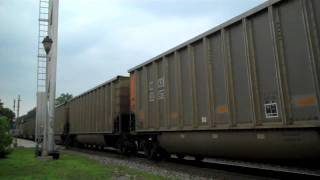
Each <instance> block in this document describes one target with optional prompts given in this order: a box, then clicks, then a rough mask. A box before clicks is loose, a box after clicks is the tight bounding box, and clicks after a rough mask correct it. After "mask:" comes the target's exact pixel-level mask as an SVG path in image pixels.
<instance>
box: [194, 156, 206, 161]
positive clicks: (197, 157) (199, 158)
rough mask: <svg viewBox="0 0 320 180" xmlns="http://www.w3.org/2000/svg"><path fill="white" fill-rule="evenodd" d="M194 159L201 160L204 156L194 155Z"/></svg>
mask: <svg viewBox="0 0 320 180" xmlns="http://www.w3.org/2000/svg"><path fill="white" fill-rule="evenodd" d="M194 159H195V160H196V161H198V162H201V161H203V159H204V157H203V156H195V157H194Z"/></svg>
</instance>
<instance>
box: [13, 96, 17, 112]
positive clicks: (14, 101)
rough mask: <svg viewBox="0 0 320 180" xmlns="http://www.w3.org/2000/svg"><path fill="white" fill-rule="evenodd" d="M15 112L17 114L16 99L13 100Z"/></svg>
mask: <svg viewBox="0 0 320 180" xmlns="http://www.w3.org/2000/svg"><path fill="white" fill-rule="evenodd" d="M13 112H14V113H16V99H13Z"/></svg>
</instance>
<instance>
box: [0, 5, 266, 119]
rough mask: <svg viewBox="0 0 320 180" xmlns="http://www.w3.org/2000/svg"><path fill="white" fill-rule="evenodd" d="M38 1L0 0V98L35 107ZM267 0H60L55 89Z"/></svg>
mask: <svg viewBox="0 0 320 180" xmlns="http://www.w3.org/2000/svg"><path fill="white" fill-rule="evenodd" d="M38 1H39V0H0V24H1V26H0V99H1V100H2V102H4V104H5V106H7V107H10V108H12V105H13V99H14V98H15V97H16V96H17V95H18V94H20V95H21V97H22V102H21V114H24V113H26V112H27V111H28V110H30V109H32V108H33V107H34V106H35V102H36V101H35V100H36V97H35V94H36V62H37V58H36V56H37V36H38V21H37V20H38ZM265 1H266V0H240V1H239V0H77V1H75V0H60V11H59V13H60V15H59V37H58V38H59V40H58V47H59V48H58V70H57V96H58V95H59V94H61V93H66V92H67V93H71V94H73V95H77V94H80V93H81V92H83V91H85V90H87V89H89V88H92V87H94V86H96V85H98V84H100V83H102V82H104V81H107V80H108V79H111V78H112V77H114V76H116V75H127V70H128V69H130V68H131V67H133V66H136V65H138V64H140V63H142V62H144V61H147V60H148V59H150V58H152V57H154V56H156V55H158V54H160V53H162V52H164V51H165V50H168V49H170V48H172V47H174V46H176V45H178V44H180V43H182V42H184V41H187V40H189V39H191V38H193V37H194V36H196V35H198V34H200V33H203V32H205V31H207V30H209V29H211V28H213V27H215V26H216V25H219V24H221V23H223V22H224V21H226V20H229V19H230V18H232V17H234V16H237V15H239V14H241V13H243V12H245V11H247V10H249V9H251V8H253V7H255V6H257V5H259V4H260V3H263V2H265Z"/></svg>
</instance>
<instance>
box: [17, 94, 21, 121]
mask: <svg viewBox="0 0 320 180" xmlns="http://www.w3.org/2000/svg"><path fill="white" fill-rule="evenodd" d="M20 101H21V99H20V95H18V104H17V117H16V118H18V117H19V112H20Z"/></svg>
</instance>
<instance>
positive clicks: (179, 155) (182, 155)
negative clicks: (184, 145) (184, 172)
mask: <svg viewBox="0 0 320 180" xmlns="http://www.w3.org/2000/svg"><path fill="white" fill-rule="evenodd" d="M177 157H178V159H180V160H181V159H184V157H185V155H184V154H177Z"/></svg>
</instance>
